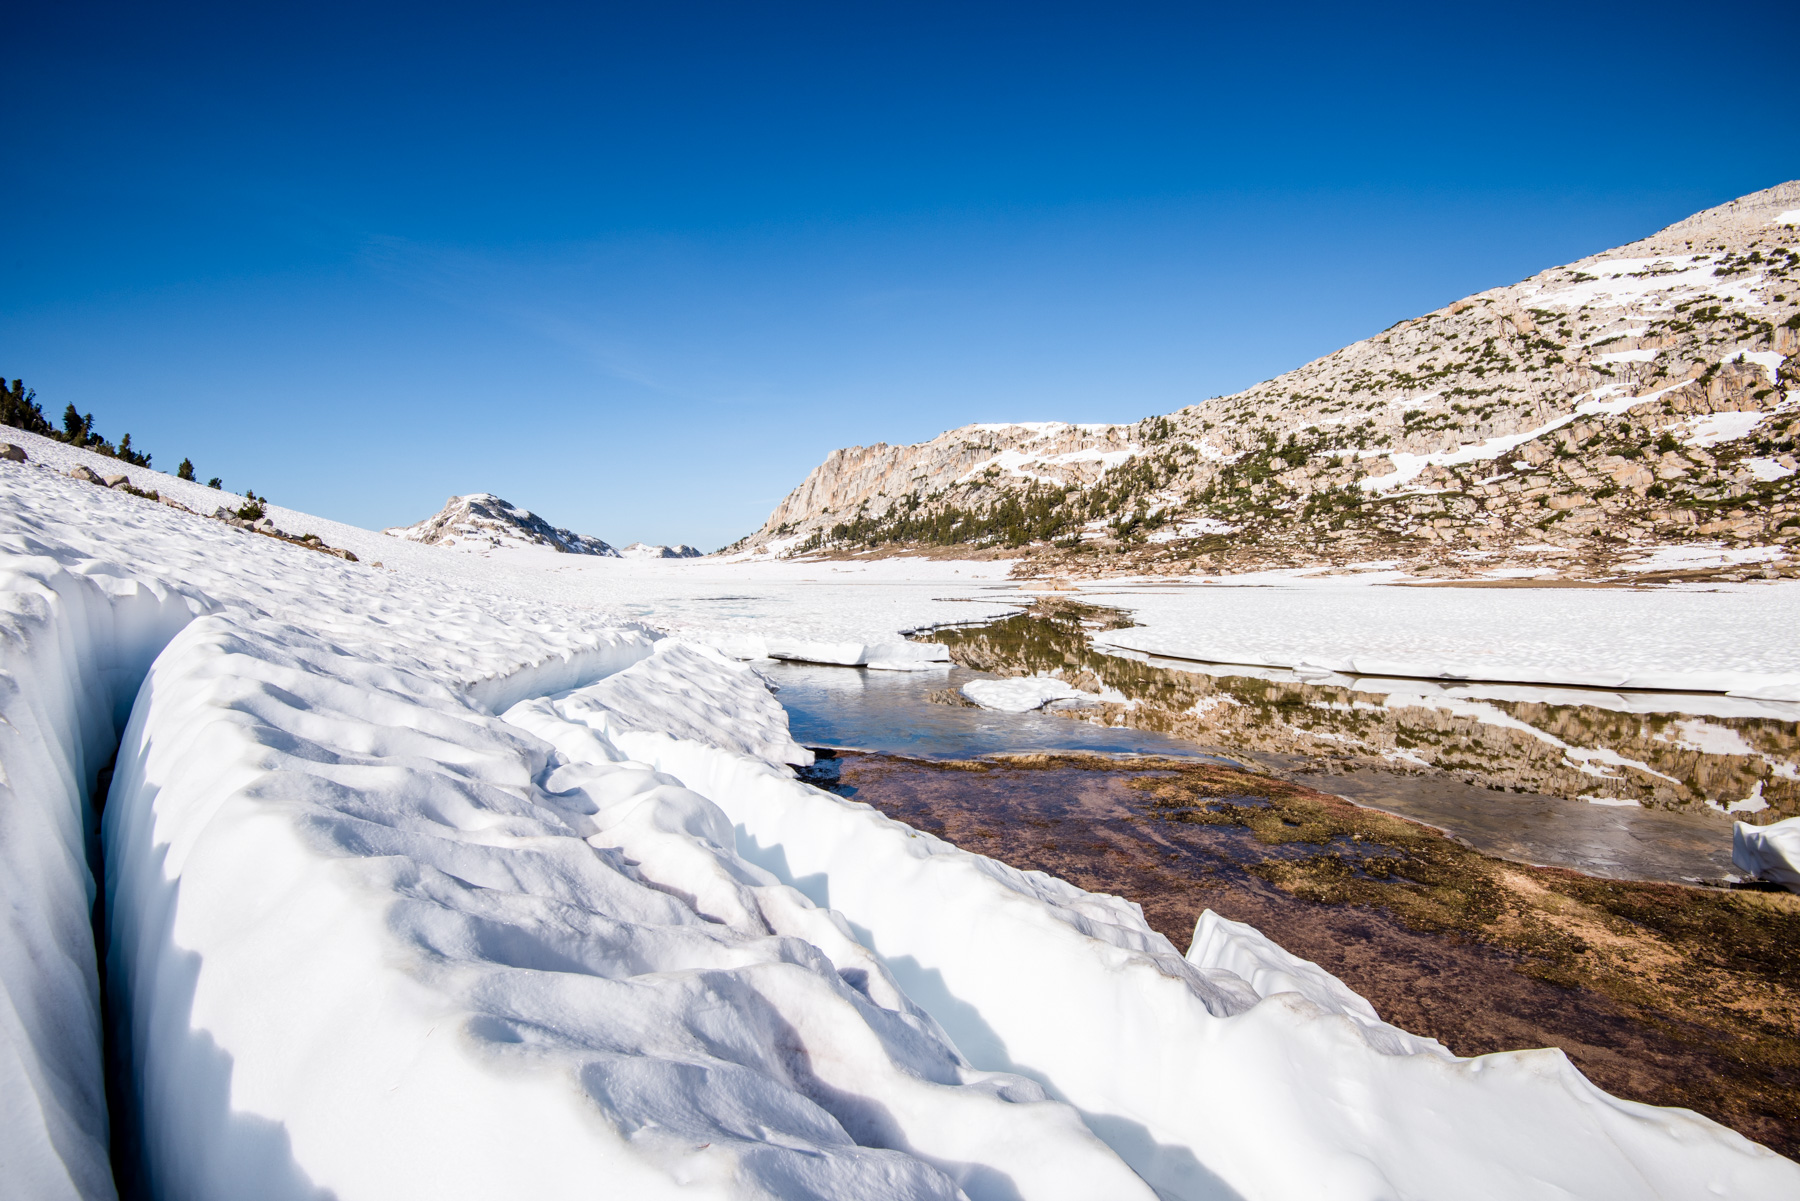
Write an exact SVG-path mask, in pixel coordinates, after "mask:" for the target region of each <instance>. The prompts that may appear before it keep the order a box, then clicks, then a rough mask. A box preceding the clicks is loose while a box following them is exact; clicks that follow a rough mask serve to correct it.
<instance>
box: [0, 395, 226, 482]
mask: <svg viewBox="0 0 1800 1201" xmlns="http://www.w3.org/2000/svg"><path fill="white" fill-rule="evenodd" d="M0 425H8V426H11V427H12V428H13V429H16V430H24V431H25V432H26V433H28V434H41V435H43V436H44V437H46V438H55V439H56V440H57V441H58V442H67V443H68V444H69V445H70V446H79V447H81V448H82V449H83V450H91V451H93V452H94V453H96V454H102V455H105V456H106V457H107V458H109V459H118V460H119V461H120V462H123V463H130V464H132V465H133V466H136V467H148V466H150V456H149V454H148V453H146V452H143V451H140V450H137V449H136V448H135V447H133V446H132V445H131V435H130V434H125V435H123V436H122V437H120V439H119V444H118V445H117V446H114V445H113V444H112V443H111V442H110V441H109V440H107V439H106V438H103V437H101V435H100V433H99V432H98V431H97V430H95V429H94V415H93V414H92V413H82V412H79V411H78V410H77V409H76V408H75V406H74V405H69V406H68V407H67V408H65V409H64V410H63V416H62V428H61V429H60V430H59V429H57V428H56V427H55V426H53V425H51V424H50V422H49V420H48V419H47V418H45V416H44V409H43V406H42V405H40V404H39V403H38V399H37V391H36V390H35V389H32V388H27V387H26V386H25V381H24V380H22V379H15V380H13V381H12V382H11V383H10V384H9V383H7V381H6V377H5V376H0ZM175 475H176V477H177V478H178V479H184V480H192V479H194V464H193V461H192V460H191V459H183V460H181V466H180V467H179V468H178V469H177V470H176V472H175ZM207 487H209V488H218V487H222V484H221V481H220V480H219V478H218V477H217V476H214V477H213V478H212V479H211V480H209V481H207Z"/></svg>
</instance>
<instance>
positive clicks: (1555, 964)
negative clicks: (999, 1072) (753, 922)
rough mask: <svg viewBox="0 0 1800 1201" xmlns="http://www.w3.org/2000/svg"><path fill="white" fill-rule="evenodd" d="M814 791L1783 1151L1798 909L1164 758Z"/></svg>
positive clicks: (838, 783) (825, 774)
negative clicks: (1264, 947) (1571, 864)
mask: <svg viewBox="0 0 1800 1201" xmlns="http://www.w3.org/2000/svg"><path fill="white" fill-rule="evenodd" d="M804 774H805V775H806V777H807V778H808V779H809V780H810V782H812V783H814V784H815V785H817V786H819V787H823V788H827V789H830V790H831V791H834V792H837V793H839V794H840V795H844V796H848V797H852V798H853V799H855V800H857V801H861V802H865V803H867V804H870V805H872V806H874V807H875V808H876V809H878V810H880V811H881V812H883V813H885V814H887V815H889V816H891V817H894V818H896V819H899V820H901V821H904V822H906V823H908V824H909V825H912V826H914V827H916V828H918V829H921V830H926V831H929V832H930V833H933V834H936V835H938V836H940V837H942V838H945V839H946V840H948V841H950V842H953V843H955V844H956V845H958V846H960V847H963V848H965V849H967V850H970V851H973V852H976V853H979V854H984V855H989V856H992V857H993V858H995V859H999V860H1001V861H1003V862H1006V863H1009V864H1011V865H1013V866H1015V867H1019V868H1024V869H1036V870H1041V871H1045V872H1049V873H1051V874H1054V875H1057V876H1060V877H1062V878H1063V879H1066V880H1069V881H1071V882H1072V883H1075V884H1077V885H1080V886H1081V887H1083V888H1087V889H1090V890H1093V891H1098V892H1108V893H1115V894H1117V895H1120V896H1123V897H1125V898H1127V899H1129V900H1132V901H1135V902H1137V903H1138V904H1139V905H1141V906H1142V907H1143V909H1144V914H1145V917H1146V919H1147V920H1148V921H1149V923H1150V925H1151V926H1152V927H1153V928H1154V929H1156V930H1157V931H1159V932H1160V933H1162V934H1164V935H1166V936H1167V937H1168V938H1169V939H1170V941H1171V942H1173V943H1174V944H1175V945H1176V947H1177V948H1178V949H1182V950H1185V949H1186V947H1187V944H1188V942H1189V939H1190V938H1191V935H1192V932H1193V927H1194V922H1195V920H1196V919H1197V918H1198V917H1199V915H1200V913H1201V912H1202V911H1203V910H1205V909H1212V910H1215V911H1216V912H1218V913H1220V914H1221V915H1223V916H1225V917H1229V918H1233V919H1235V920H1238V921H1244V922H1249V923H1250V924H1252V925H1254V926H1256V927H1257V928H1258V929H1260V930H1262V931H1263V932H1264V933H1265V934H1267V935H1269V936H1270V937H1271V938H1273V939H1274V940H1275V941H1276V942H1278V943H1280V944H1281V945H1283V946H1285V947H1287V948H1288V949H1289V950H1291V951H1293V952H1294V953H1295V954H1298V955H1301V956H1304V957H1305V958H1308V959H1311V960H1313V961H1315V962H1317V963H1319V964H1320V965H1321V966H1322V967H1324V968H1325V969H1326V970H1327V971H1330V972H1331V973H1333V974H1334V975H1336V976H1338V977H1339V978H1341V979H1342V980H1344V982H1345V983H1346V984H1348V985H1350V987H1352V988H1354V989H1355V990H1356V991H1357V992H1359V993H1361V994H1362V995H1363V996H1365V997H1367V998H1368V999H1369V1000H1370V1002H1372V1003H1373V1004H1374V1005H1375V1007H1376V1009H1377V1010H1378V1011H1379V1012H1380V1013H1381V1015H1382V1017H1383V1018H1385V1019H1386V1020H1388V1021H1390V1022H1393V1023H1394V1024H1396V1025H1399V1026H1401V1027H1404V1028H1405V1029H1408V1030H1411V1031H1414V1032H1416V1033H1419V1034H1424V1035H1429V1036H1431V1037H1433V1038H1437V1039H1439V1040H1440V1041H1442V1042H1443V1043H1444V1044H1445V1045H1447V1046H1448V1047H1449V1048H1450V1049H1451V1050H1452V1051H1454V1052H1455V1053H1457V1054H1459V1055H1479V1054H1484V1053H1487V1052H1491V1051H1502V1050H1512V1049H1518V1048H1524V1047H1541V1046H1559V1047H1562V1048H1563V1049H1564V1050H1565V1051H1566V1052H1567V1053H1568V1055H1569V1056H1570V1058H1571V1059H1572V1060H1574V1062H1575V1063H1576V1064H1577V1065H1578V1066H1579V1067H1580V1068H1581V1069H1582V1071H1584V1072H1585V1073H1586V1074H1587V1075H1588V1076H1589V1078H1591V1079H1592V1080H1594V1082H1595V1083H1597V1084H1598V1085H1600V1086H1601V1087H1602V1088H1604V1089H1606V1090H1607V1091H1609V1092H1612V1093H1614V1094H1616V1095H1619V1096H1622V1097H1629V1098H1631V1099H1634V1100H1639V1101H1645V1102H1649V1103H1651V1104H1656V1105H1681V1106H1686V1107H1689V1108H1692V1109H1695V1110H1698V1111H1699V1112H1701V1113H1704V1114H1706V1115H1708V1116H1709V1117H1712V1118H1714V1119H1716V1120H1718V1121H1720V1122H1723V1123H1725V1124H1727V1125H1729V1126H1732V1127H1734V1128H1735V1129H1737V1130H1740V1131H1742V1132H1743V1133H1744V1134H1746V1135H1748V1136H1749V1137H1751V1138H1753V1139H1756V1140H1757V1141H1758V1142H1761V1143H1764V1144H1766V1145H1768V1146H1770V1147H1773V1148H1775V1149H1776V1150H1778V1151H1780V1152H1782V1153H1783V1154H1786V1155H1790V1156H1794V1155H1800V1036H1797V1034H1796V1031H1800V960H1797V959H1796V957H1795V956H1794V954H1793V948H1794V947H1796V946H1800V896H1794V895H1791V894H1788V893H1785V892H1778V891H1771V890H1766V889H1760V888H1739V889H1720V888H1691V887H1686V886H1683V885H1678V884H1663V883H1647V882H1634V881H1625V880H1605V879H1597V878H1595V877H1592V876H1587V875H1583V874H1581V873H1578V872H1573V871H1568V870H1564V869H1558V868H1543V867H1532V866H1527V865H1524V864H1520V863H1515V862H1511V861H1508V860H1505V859H1499V858H1495V857H1492V856H1488V855H1484V854H1482V853H1480V852H1478V851H1476V850H1474V849H1472V848H1470V847H1468V846H1465V845H1463V844H1461V843H1459V842H1457V841H1456V840H1454V839H1452V838H1449V837H1447V836H1445V835H1444V834H1442V833H1441V832H1439V831H1437V830H1435V829H1433V828H1431V827H1428V826H1424V825H1421V824H1419V823H1416V822H1412V821H1408V820H1406V819H1404V818H1401V817H1397V816H1393V815H1390V814H1387V813H1382V812H1379V811H1377V810H1373V809H1368V808H1363V807H1360V806H1357V805H1354V804H1351V803H1350V802H1348V801H1346V800H1344V799H1343V798H1341V797H1337V796H1332V795H1330V794H1327V793H1323V792H1319V791H1317V790H1315V789H1312V788H1308V787H1306V786H1305V785H1304V784H1301V783H1298V782H1295V781H1293V780H1288V779H1281V778H1279V777H1277V776H1274V775H1269V774H1264V773H1261V772H1256V771H1247V770H1238V769H1236V768H1233V767H1231V766H1228V765H1224V764H1219V763H1215V762H1207V761H1200V760H1195V759H1192V758H1174V757H1160V756H1156V757H1152V756H1135V757H1109V756H1103V755H1094V754H1079V753H1078V754H1057V753H1048V754H1044V753H1038V754H1026V755H997V756H987V757H983V758H980V759H966V760H924V759H913V758H906V757H902V756H896V755H881V754H862V753H856V752H843V751H839V752H832V751H822V752H821V753H820V759H819V762H818V763H817V764H816V765H815V766H814V767H813V768H812V769H809V770H808V771H807V772H806V773H804Z"/></svg>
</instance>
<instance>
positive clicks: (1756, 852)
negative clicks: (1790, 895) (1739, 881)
mask: <svg viewBox="0 0 1800 1201" xmlns="http://www.w3.org/2000/svg"><path fill="white" fill-rule="evenodd" d="M1731 861H1732V862H1733V863H1735V864H1737V865H1738V866H1739V867H1741V868H1743V869H1744V870H1745V871H1747V872H1749V873H1750V874H1751V875H1752V876H1753V877H1756V878H1758V879H1762V880H1772V881H1774V882H1775V883H1777V884H1781V885H1785V886H1786V887H1788V888H1790V889H1792V890H1793V891H1794V892H1800V817H1790V818H1788V819H1787V820H1786V821H1779V822H1773V823H1771V824H1770V825H1767V826H1751V825H1746V824H1745V823H1743V822H1733V823H1732V827H1731Z"/></svg>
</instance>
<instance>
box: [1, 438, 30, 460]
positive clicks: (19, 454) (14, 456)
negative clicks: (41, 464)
mask: <svg viewBox="0 0 1800 1201" xmlns="http://www.w3.org/2000/svg"><path fill="white" fill-rule="evenodd" d="M29 458H30V456H29V455H27V454H26V453H25V448H24V447H23V446H14V445H13V444H12V443H11V442H0V459H5V460H6V461H7V462H8V463H23V462H26V461H27V460H28V459H29Z"/></svg>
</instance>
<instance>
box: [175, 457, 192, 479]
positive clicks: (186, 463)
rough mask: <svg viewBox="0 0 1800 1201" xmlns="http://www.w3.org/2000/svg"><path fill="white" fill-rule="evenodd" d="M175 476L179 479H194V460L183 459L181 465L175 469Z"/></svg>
mask: <svg viewBox="0 0 1800 1201" xmlns="http://www.w3.org/2000/svg"><path fill="white" fill-rule="evenodd" d="M175 478H176V479H178V480H192V479H193V478H194V460H192V459H183V460H181V466H179V467H177V468H176V469H175Z"/></svg>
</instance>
